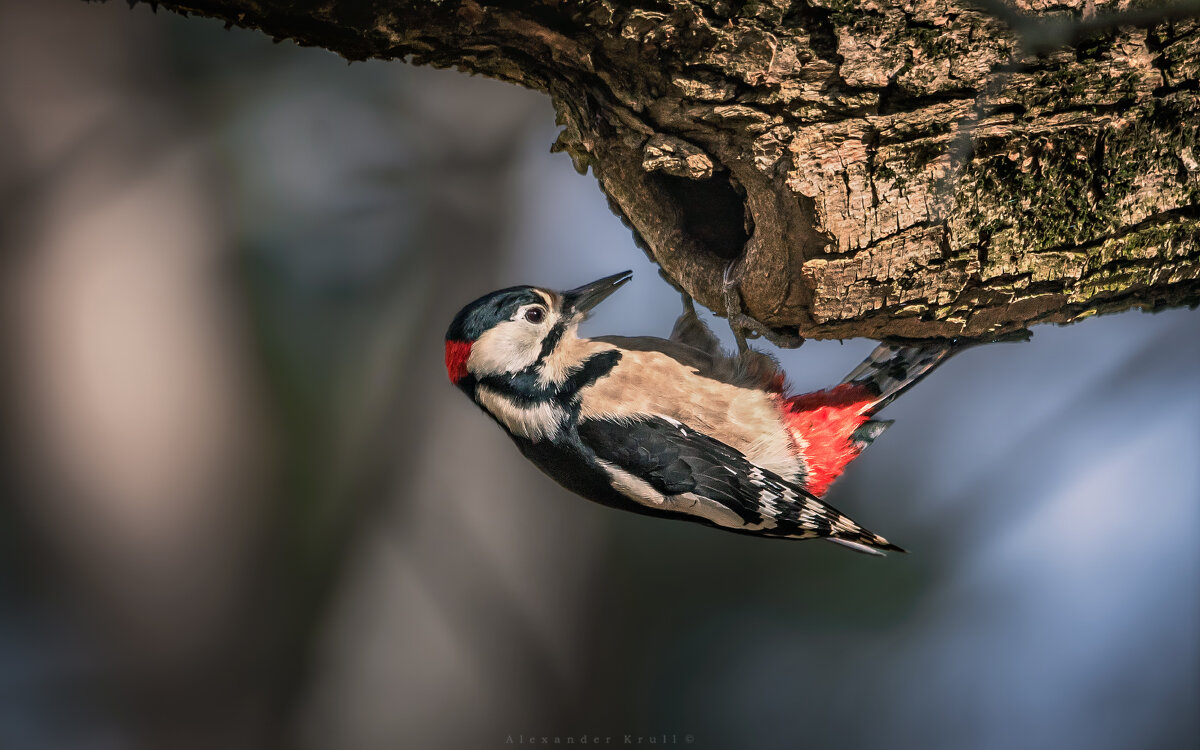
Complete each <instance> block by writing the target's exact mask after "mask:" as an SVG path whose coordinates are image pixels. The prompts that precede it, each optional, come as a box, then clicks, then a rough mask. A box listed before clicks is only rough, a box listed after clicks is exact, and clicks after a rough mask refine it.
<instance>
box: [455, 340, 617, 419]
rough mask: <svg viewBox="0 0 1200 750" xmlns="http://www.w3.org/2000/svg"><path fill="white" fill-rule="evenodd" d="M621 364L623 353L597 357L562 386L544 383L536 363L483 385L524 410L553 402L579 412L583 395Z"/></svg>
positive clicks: (487, 378) (493, 377)
mask: <svg viewBox="0 0 1200 750" xmlns="http://www.w3.org/2000/svg"><path fill="white" fill-rule="evenodd" d="M620 360H621V353H620V352H618V351H616V350H613V351H607V352H600V353H599V354H593V355H592V356H590V357H588V358H587V359H586V360H584V362H583V365H582V366H581V367H580V368H579V369H578V370H576V371H575V372H573V373H571V375H570V376H568V377H567V379H566V381H564V382H563V383H562V384H560V385H555V384H553V383H551V384H550V385H548V386H547V385H544V384H543V383H541V382H540V381H539V380H538V377H539V373H538V365H537V364H536V363H535V364H533V365H530V366H529V367H526V368H525V369H524V370H521V371H520V372H518V373H517V374H515V375H488V376H485V377H483V378H481V379H480V381H479V382H480V384H481V385H485V386H487V387H488V388H491V389H492V390H494V391H496V392H498V393H501V394H503V395H505V396H507V397H509V398H511V399H512V400H513V401H514V402H515V403H517V404H520V405H521V406H531V405H533V404H537V403H539V402H542V401H547V400H551V399H553V400H555V401H557V402H559V403H560V404H562V405H564V406H569V407H571V410H572V411H573V412H577V411H578V409H579V404H578V401H579V393H580V391H582V390H583V389H584V388H587V387H588V386H589V385H591V384H592V383H595V382H596V381H597V380H599V379H600V378H602V377H604V376H605V375H607V374H609V373H610V372H612V371H613V368H615V367H616V366H617V362H619V361H620Z"/></svg>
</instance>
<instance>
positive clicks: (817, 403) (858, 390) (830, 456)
mask: <svg viewBox="0 0 1200 750" xmlns="http://www.w3.org/2000/svg"><path fill="white" fill-rule="evenodd" d="M874 400H875V396H874V395H873V394H872V393H871V392H870V391H869V390H868V389H866V388H863V387H862V386H859V385H855V384H853V383H844V384H842V385H839V386H837V387H836V388H830V389H829V390H827V391H817V392H816V393H805V394H802V395H799V396H794V397H792V398H790V399H788V400H786V401H784V402H783V403H784V421H785V422H786V423H787V426H788V429H789V430H790V431H791V432H792V437H793V439H794V440H796V443H797V444H806V445H808V449H807V450H806V451H805V458H806V459H807V463H808V482H807V485H808V486H807V489H808V491H809V492H811V493H813V494H814V495H816V496H817V497H820V496H821V495H823V494H825V490H827V489H829V485H830V484H832V483H833V480H835V479H837V478H838V477H839V476H841V474H842V471H844V470H845V468H846V464H848V463H850V462H851V461H853V460H854V458H855V457H856V456H858V454H859V448H858V447H856V446H855V445H854V443H853V442H852V441H851V439H850V436H851V435H852V434H853V433H854V431H855V430H856V429H858V427H859V426H860V425H862V423H863V422H866V421H867V420H868V419H870V417H869V416H867V415H866V414H863V413H862V412H863V410H864V409H865V408H866V407H867V406H869V405H870V404H871V403H872V402H873V401H874Z"/></svg>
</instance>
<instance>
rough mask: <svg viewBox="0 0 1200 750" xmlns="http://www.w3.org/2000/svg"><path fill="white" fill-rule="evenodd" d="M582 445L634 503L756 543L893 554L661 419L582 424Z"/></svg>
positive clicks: (772, 478) (797, 491)
mask: <svg viewBox="0 0 1200 750" xmlns="http://www.w3.org/2000/svg"><path fill="white" fill-rule="evenodd" d="M578 430H579V437H580V439H581V440H582V442H583V444H584V445H585V446H586V447H587V448H589V449H590V450H592V451H593V452H594V453H595V455H596V458H598V459H599V460H600V461H602V462H603V463H604V465H605V466H606V468H607V470H608V471H609V473H610V476H611V477H612V480H613V486H614V487H615V488H617V489H618V490H619V491H621V492H623V493H625V494H627V495H629V496H630V497H631V498H633V499H634V500H636V501H637V502H640V503H643V504H645V505H648V506H650V507H656V508H658V509H662V510H674V511H677V512H679V513H683V514H688V515H691V516H698V517H699V518H697V520H708V521H709V522H711V523H714V524H716V525H718V526H722V527H724V528H728V529H732V530H734V531H742V532H746V533H752V534H757V535H761V536H775V537H786V538H790V539H811V538H816V537H829V538H832V539H834V540H839V541H843V542H846V543H849V544H850V545H851V546H857V545H863V546H866V547H870V548H874V549H888V550H899V549H900V548H899V547H897V546H895V545H893V544H890V543H888V541H887V540H886V539H884V538H883V537H880V536H878V535H876V534H873V533H871V532H869V531H867V530H866V529H864V528H862V527H861V526H859V525H858V524H857V523H855V522H854V521H852V520H850V519H849V518H847V517H846V516H844V515H842V514H841V513H839V512H838V511H837V510H835V509H834V508H832V507H830V506H828V505H826V504H825V503H823V502H821V501H820V500H818V499H817V498H816V497H815V496H813V495H812V494H810V493H808V492H805V491H804V490H803V489H801V488H800V487H797V486H796V485H794V484H792V483H790V482H788V481H787V480H785V479H783V478H782V477H780V476H779V475H778V474H775V473H774V472H772V471H769V470H767V469H764V468H762V467H761V466H757V465H755V464H753V463H751V462H750V461H749V460H748V459H747V458H746V456H744V455H743V454H742V453H740V452H738V451H737V450H734V449H733V448H731V447H729V446H728V445H726V444H725V443H722V442H721V441H719V440H716V439H714V438H712V437H709V436H708V435H705V434H703V433H700V432H696V431H695V430H693V429H691V428H690V427H688V426H687V425H684V424H681V423H680V422H677V421H675V420H671V419H667V418H664V417H650V416H647V417H639V418H637V419H636V420H628V419H622V420H619V421H618V420H608V419H592V420H582V421H581V422H580V423H579V426H578Z"/></svg>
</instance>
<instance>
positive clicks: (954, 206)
mask: <svg viewBox="0 0 1200 750" xmlns="http://www.w3.org/2000/svg"><path fill="white" fill-rule="evenodd" d="M1188 1H1189V2H1190V3H1191V4H1190V5H1187V6H1179V5H1176V6H1172V7H1171V8H1167V9H1165V10H1164V9H1163V8H1155V7H1146V6H1145V5H1142V6H1137V5H1136V4H1135V5H1134V6H1133V7H1130V4H1129V3H1128V2H1124V1H1122V2H1119V3H1118V2H1116V1H1115V0H1114V1H1113V2H1105V1H1104V0H1098V1H1096V2H1093V0H1016V2H1015V5H1011V6H1010V5H1005V4H1002V3H1000V2H999V1H998V0H992V1H991V2H989V4H988V5H987V6H983V5H971V4H968V3H966V2H963V1H962V0H867V1H866V2H851V1H850V0H794V1H793V0H763V1H761V2H747V3H737V2H729V1H727V0H641V1H640V2H636V3H628V4H626V3H617V2H612V1H611V0H562V1H561V2H549V1H546V2H527V3H515V2H501V1H499V0H484V2H479V1H478V0H433V1H431V2H382V1H381V0H322V1H321V2H299V1H296V0H291V1H289V0H190V1H189V2H163V3H161V4H162V5H164V6H166V7H169V8H172V9H174V10H179V11H186V12H194V13H199V14H203V15H208V16H214V17H217V18H221V19H225V20H226V21H227V22H229V23H232V24H236V25H240V26H246V27H250V28H256V29H261V30H263V31H265V32H266V33H268V34H271V35H273V36H274V37H276V38H290V39H294V40H296V41H297V42H299V43H301V44H306V45H319V46H322V47H326V48H328V49H331V50H333V51H335V52H337V53H339V54H341V55H343V56H345V57H347V58H349V59H351V60H357V59H364V58H369V57H374V58H385V59H401V58H403V59H407V60H409V61H410V62H413V63H417V64H431V65H435V66H454V67H457V68H459V69H461V70H464V71H467V72H471V73H480V74H483V75H488V76H493V77H496V78H500V79H504V80H507V81H512V82H514V83H518V84H520V85H523V86H528V87H532V88H535V89H540V90H543V91H546V92H548V93H549V94H550V95H551V97H552V98H553V100H554V104H555V107H556V109H557V112H558V117H559V123H560V124H561V125H562V126H563V132H562V134H561V135H560V137H559V139H558V141H557V142H556V143H555V145H554V148H555V149H556V150H562V151H565V152H567V153H568V154H569V155H570V156H571V159H572V160H573V161H574V163H575V166H576V168H577V169H579V170H580V171H581V172H582V171H585V170H586V169H587V168H588V167H591V169H592V171H593V173H594V174H595V176H596V178H597V180H598V181H599V183H600V186H601V188H602V190H603V191H604V193H605V194H606V195H607V196H608V198H609V202H610V204H611V206H612V207H613V210H614V211H616V212H617V213H618V214H620V215H621V216H622V217H623V218H624V219H625V221H626V222H627V223H628V224H629V225H630V226H631V227H632V229H633V230H634V233H635V236H636V237H637V239H638V240H639V243H640V244H641V245H642V246H643V247H644V248H645V250H646V251H647V252H648V253H649V254H650V255H651V257H652V258H653V259H654V260H655V261H656V262H657V263H658V264H659V265H660V267H661V268H662V269H663V271H664V273H665V274H666V275H667V276H668V277H669V278H670V279H672V280H673V281H674V282H675V283H676V284H677V285H678V286H680V287H681V288H682V289H684V290H686V291H687V292H689V293H690V294H692V295H693V296H694V297H695V298H696V299H697V300H698V301H700V302H701V303H703V304H704V305H706V306H708V307H710V308H712V309H714V310H716V311H718V312H722V311H724V310H725V309H726V300H727V297H726V295H725V287H724V285H723V279H724V278H725V275H726V269H727V267H730V270H729V277H730V278H731V279H732V280H734V281H736V282H737V283H738V285H739V287H740V296H741V300H742V303H743V304H744V308H745V312H747V313H748V314H750V315H751V316H753V317H754V318H757V319H758V320H760V321H762V322H763V323H764V324H765V325H766V326H769V327H770V328H771V329H773V333H775V334H778V335H777V336H774V338H776V339H777V340H780V341H785V340H786V338H787V336H788V335H789V334H792V333H794V332H798V333H799V334H801V335H802V336H804V337H815V338H841V337H851V336H870V337H874V338H883V337H909V338H924V337H951V336H969V337H991V336H997V335H1002V334H1005V333H1009V332H1012V331H1016V330H1019V329H1021V328H1024V327H1027V326H1029V325H1031V324H1034V323H1039V322H1055V323H1068V322H1071V321H1074V320H1078V319H1081V318H1084V317H1087V316H1090V315H1093V314H1095V313H1097V312H1108V311H1116V310H1122V309H1127V308H1130V307H1136V306H1141V307H1144V308H1157V307H1160V306H1168V305H1181V304H1191V305H1194V304H1196V303H1197V302H1198V301H1200V144H1198V143H1197V140H1198V135H1200V24H1198V23H1197V21H1196V20H1195V19H1194V18H1192V17H1190V16H1189V13H1190V12H1191V11H1194V10H1196V8H1197V5H1196V3H1195V2H1194V0H1188ZM731 264H732V265H731ZM768 333H771V331H768Z"/></svg>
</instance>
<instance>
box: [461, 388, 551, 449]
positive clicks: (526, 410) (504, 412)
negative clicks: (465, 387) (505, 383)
mask: <svg viewBox="0 0 1200 750" xmlns="http://www.w3.org/2000/svg"><path fill="white" fill-rule="evenodd" d="M475 397H476V398H477V399H478V400H479V403H480V405H481V406H483V408H485V409H487V410H488V413H490V414H491V415H492V416H494V417H495V418H496V419H498V420H499V421H500V424H502V425H504V426H505V427H506V428H508V431H509V432H511V433H512V434H514V435H517V436H519V437H523V438H525V439H527V440H530V441H532V442H534V443H536V442H538V441H539V440H549V439H552V438H554V437H555V436H557V435H558V433H559V431H560V430H562V426H563V423H564V422H566V419H567V414H566V412H564V411H563V410H562V408H561V407H559V406H558V405H557V404H555V403H554V402H552V401H542V402H540V403H538V404H535V405H533V406H522V405H520V404H518V403H516V402H514V401H513V400H512V399H511V398H509V397H508V396H505V395H503V394H501V393H498V392H496V391H494V390H492V389H491V388H488V387H487V386H479V388H478V389H477V390H476V392H475Z"/></svg>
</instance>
